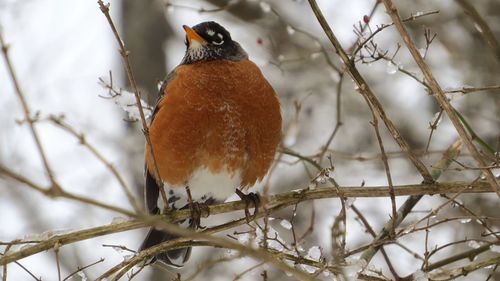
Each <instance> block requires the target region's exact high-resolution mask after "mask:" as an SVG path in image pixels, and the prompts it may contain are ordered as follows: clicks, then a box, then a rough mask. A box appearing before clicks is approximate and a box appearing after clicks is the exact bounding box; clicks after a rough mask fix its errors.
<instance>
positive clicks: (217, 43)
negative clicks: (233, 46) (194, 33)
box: [212, 40, 224, 46]
mask: <svg viewBox="0 0 500 281" xmlns="http://www.w3.org/2000/svg"><path fill="white" fill-rule="evenodd" d="M212 44H214V45H218V46H219V45H222V44H224V40H222V41H220V42H215V41H212Z"/></svg>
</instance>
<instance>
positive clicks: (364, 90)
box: [309, 0, 434, 182]
mask: <svg viewBox="0 0 500 281" xmlns="http://www.w3.org/2000/svg"><path fill="white" fill-rule="evenodd" d="M309 4H310V5H311V8H312V10H313V12H314V14H315V15H316V18H317V19H318V22H319V23H320V24H321V27H322V28H323V30H324V31H325V34H326V35H327V37H328V39H330V42H331V43H332V44H333V46H334V47H335V51H336V52H337V54H338V55H339V56H340V58H341V59H342V61H343V62H344V64H345V66H346V67H347V69H348V72H349V74H350V76H351V78H352V79H353V80H354V82H355V83H356V85H357V86H358V89H359V92H360V93H361V94H362V95H363V96H365V97H366V98H367V99H368V100H369V101H370V103H371V104H372V105H373V109H374V110H375V112H376V113H377V115H378V116H379V117H380V119H382V121H383V122H384V124H385V125H386V127H387V129H388V131H389V133H390V134H391V136H392V137H393V138H394V140H395V141H396V143H397V144H398V145H399V146H400V147H401V149H402V150H403V151H405V152H406V153H407V154H408V158H409V159H410V161H411V162H412V163H413V165H414V166H415V168H416V169H417V170H418V171H419V172H420V174H421V175H422V177H423V178H424V181H425V182H433V181H434V179H433V178H432V176H431V174H430V173H429V171H428V170H427V168H426V166H425V165H424V163H422V161H420V159H418V158H417V157H416V156H415V154H414V153H413V152H412V150H411V148H410V146H409V145H408V143H407V142H406V140H405V139H404V138H403V136H402V135H401V134H400V133H399V131H398V129H397V128H396V126H395V125H394V123H393V122H392V121H391V120H390V119H389V117H388V116H387V114H386V113H385V111H384V109H383V108H382V105H381V104H380V102H379V100H378V99H377V97H376V96H375V95H374V94H373V92H372V90H371V89H370V87H369V86H368V84H367V83H366V81H365V79H364V78H363V77H362V76H361V74H360V73H359V71H358V70H357V69H356V66H355V65H354V63H353V62H352V61H351V59H350V58H349V56H348V55H347V53H346V51H345V50H344V49H343V48H342V45H341V44H340V42H339V41H338V39H337V37H336V36H335V34H334V33H333V31H332V30H331V28H330V26H329V25H328V22H327V21H326V19H325V17H324V16H323V14H322V12H321V10H320V9H319V7H318V4H317V3H316V1H315V0H309Z"/></svg>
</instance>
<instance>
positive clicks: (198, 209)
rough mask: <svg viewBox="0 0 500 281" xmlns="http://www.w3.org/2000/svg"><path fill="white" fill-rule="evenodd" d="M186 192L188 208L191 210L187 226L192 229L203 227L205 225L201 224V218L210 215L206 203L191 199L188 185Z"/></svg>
mask: <svg viewBox="0 0 500 281" xmlns="http://www.w3.org/2000/svg"><path fill="white" fill-rule="evenodd" d="M186 193H187V195H188V206H189V210H190V211H191V219H190V221H189V226H190V227H191V228H194V229H198V228H199V229H204V228H205V227H204V226H202V225H201V218H202V217H203V218H206V217H208V216H209V215H210V208H209V207H208V204H207V203H200V202H196V201H193V198H192V197H191V191H190V190H189V186H186Z"/></svg>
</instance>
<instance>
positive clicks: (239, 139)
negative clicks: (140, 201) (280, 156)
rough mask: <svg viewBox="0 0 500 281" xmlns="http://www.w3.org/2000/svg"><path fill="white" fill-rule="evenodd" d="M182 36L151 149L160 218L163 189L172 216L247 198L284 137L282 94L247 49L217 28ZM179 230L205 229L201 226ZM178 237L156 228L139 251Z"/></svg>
mask: <svg viewBox="0 0 500 281" xmlns="http://www.w3.org/2000/svg"><path fill="white" fill-rule="evenodd" d="M183 29H184V31H185V35H186V37H185V38H186V40H185V45H186V52H185V54H184V57H183V59H182V61H181V62H180V64H179V65H178V66H177V67H175V68H174V69H173V70H172V71H171V72H170V73H169V74H168V75H167V76H166V78H165V80H164V81H163V83H162V86H161V88H160V92H159V96H158V100H157V103H156V106H155V109H154V111H153V114H152V118H151V121H150V126H149V138H150V145H148V144H146V147H145V188H144V190H145V196H144V197H145V201H146V207H147V211H148V212H149V213H150V214H159V213H161V211H160V206H161V204H162V201H161V200H160V199H161V197H160V196H159V195H160V188H162V185H164V186H165V189H166V194H167V196H168V203H169V207H170V208H171V209H173V210H178V209H187V208H189V206H190V203H191V202H196V203H201V204H207V205H210V204H216V203H222V202H224V201H225V200H226V199H227V198H228V197H230V196H231V195H232V194H234V193H235V192H236V193H237V194H238V195H240V197H241V194H243V193H242V191H246V190H247V189H248V188H249V187H251V186H253V185H255V183H257V182H259V181H261V180H262V179H263V178H264V176H265V175H266V174H267V173H268V171H269V169H270V167H271V165H272V163H273V161H274V157H275V154H276V151H277V148H278V146H279V144H280V142H281V137H282V116H281V106H280V102H279V99H278V95H277V94H276V92H275V91H274V89H273V87H272V86H271V84H270V83H269V82H268V81H267V79H266V78H265V77H264V75H263V74H262V72H261V70H260V69H259V67H258V66H257V65H256V64H255V63H254V62H252V61H251V60H250V59H249V58H248V54H247V53H246V51H245V50H244V49H243V48H242V47H241V45H240V44H239V43H238V42H236V41H234V40H233V39H232V37H231V35H230V33H229V32H228V31H227V30H226V29H225V28H224V27H222V26H221V25H220V24H218V23H216V22H214V21H207V22H202V23H199V24H197V25H195V26H192V27H189V26H186V25H183ZM156 171H158V173H157V172H156ZM186 188H188V189H187V190H186ZM186 191H189V193H188V192H186ZM246 211H247V210H246ZM179 223H180V224H181V225H182V227H191V228H194V229H196V228H197V227H199V225H196V223H194V219H189V220H186V221H184V222H179ZM175 238H177V236H176V235H174V234H171V233H168V232H167V231H164V230H161V229H156V228H154V227H152V228H151V229H150V230H149V233H148V234H147V236H146V238H145V239H144V241H143V243H142V244H141V246H140V248H139V250H144V249H148V248H150V247H153V246H155V245H157V244H159V243H162V242H165V241H169V240H172V239H175ZM190 254H191V248H190V247H186V248H181V249H175V250H167V251H165V252H162V253H160V254H158V255H156V256H155V257H154V258H153V259H152V260H151V262H156V261H159V262H162V263H163V264H166V265H168V266H171V267H177V268H180V267H182V266H184V264H185V263H186V262H187V260H188V259H189V256H190Z"/></svg>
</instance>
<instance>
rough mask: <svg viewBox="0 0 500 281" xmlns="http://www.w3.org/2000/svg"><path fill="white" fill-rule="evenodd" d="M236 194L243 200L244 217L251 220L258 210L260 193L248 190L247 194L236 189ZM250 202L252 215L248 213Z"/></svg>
mask: <svg viewBox="0 0 500 281" xmlns="http://www.w3.org/2000/svg"><path fill="white" fill-rule="evenodd" d="M236 195H238V196H239V197H240V198H241V200H243V201H245V217H246V219H247V222H250V221H252V220H253V219H255V218H256V217H257V212H258V211H259V206H260V195H259V194H258V193H253V192H250V193H248V194H245V193H243V192H242V191H241V190H239V189H236ZM250 204H253V206H254V208H255V209H254V211H253V215H250V211H249V207H250Z"/></svg>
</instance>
